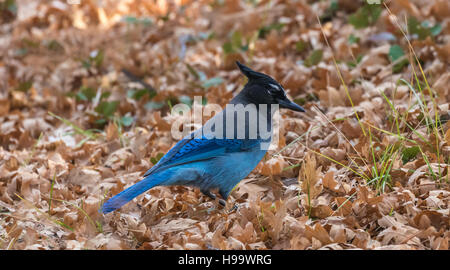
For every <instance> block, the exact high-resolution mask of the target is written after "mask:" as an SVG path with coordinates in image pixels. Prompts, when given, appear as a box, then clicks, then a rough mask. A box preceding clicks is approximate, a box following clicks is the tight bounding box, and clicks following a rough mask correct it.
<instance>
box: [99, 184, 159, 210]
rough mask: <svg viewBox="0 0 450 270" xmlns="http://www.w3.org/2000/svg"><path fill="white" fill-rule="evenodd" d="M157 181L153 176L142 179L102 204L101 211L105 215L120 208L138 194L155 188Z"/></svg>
mask: <svg viewBox="0 0 450 270" xmlns="http://www.w3.org/2000/svg"><path fill="white" fill-rule="evenodd" d="M158 179H159V177H158V178H155V177H154V175H151V176H148V177H146V178H144V179H142V180H141V181H140V182H138V183H136V184H134V185H133V186H131V187H129V188H127V189H125V190H124V191H122V192H120V193H119V194H117V195H116V196H114V197H112V198H111V199H109V200H108V201H107V202H105V203H104V204H103V207H102V208H101V211H102V212H103V213H104V214H106V213H109V212H111V211H114V210H116V209H118V208H120V207H122V206H123V205H124V204H126V203H127V202H129V201H131V200H132V199H134V198H135V197H137V196H138V195H139V194H141V193H144V192H145V191H147V190H149V189H151V188H152V187H154V186H157V185H158V184H159V182H160V181H158Z"/></svg>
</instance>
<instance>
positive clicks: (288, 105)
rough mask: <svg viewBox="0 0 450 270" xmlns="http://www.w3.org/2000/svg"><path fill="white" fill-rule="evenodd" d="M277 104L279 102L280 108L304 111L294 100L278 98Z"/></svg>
mask: <svg viewBox="0 0 450 270" xmlns="http://www.w3.org/2000/svg"><path fill="white" fill-rule="evenodd" d="M278 104H280V108H285V109H290V110H293V111H296V112H305V109H303V107H302V106H300V105H298V104H297V103H295V102H292V101H290V100H289V99H287V98H284V99H278Z"/></svg>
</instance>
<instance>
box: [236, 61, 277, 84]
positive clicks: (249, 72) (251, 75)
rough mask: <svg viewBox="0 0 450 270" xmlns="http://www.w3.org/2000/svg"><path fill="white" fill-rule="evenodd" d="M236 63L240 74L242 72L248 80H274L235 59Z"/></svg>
mask: <svg viewBox="0 0 450 270" xmlns="http://www.w3.org/2000/svg"><path fill="white" fill-rule="evenodd" d="M236 65H237V66H238V67H239V69H240V70H241V72H242V74H244V75H245V77H247V78H248V80H249V81H251V80H257V79H265V80H270V81H274V79H272V78H271V77H270V76H268V75H266V74H264V73H261V72H257V71H254V70H253V69H251V68H249V67H247V66H246V65H244V64H241V63H240V62H239V61H236Z"/></svg>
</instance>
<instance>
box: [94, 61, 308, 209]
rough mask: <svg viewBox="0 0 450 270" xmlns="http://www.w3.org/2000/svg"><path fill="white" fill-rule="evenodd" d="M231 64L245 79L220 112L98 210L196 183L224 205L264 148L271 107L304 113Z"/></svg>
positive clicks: (271, 84) (256, 75)
mask: <svg viewBox="0 0 450 270" xmlns="http://www.w3.org/2000/svg"><path fill="white" fill-rule="evenodd" d="M236 64H237V66H238V67H239V69H240V70H241V72H242V73H243V74H244V75H245V76H246V77H247V78H248V82H247V84H246V85H245V86H244V89H243V90H242V91H241V92H240V93H239V94H238V95H236V96H235V97H234V98H233V99H232V100H231V101H230V103H229V104H228V105H227V106H226V108H225V109H224V110H223V111H222V112H220V113H218V114H216V115H215V116H214V117H212V118H211V119H209V120H208V121H207V122H206V123H205V125H204V126H203V127H201V128H200V129H198V130H196V131H194V132H192V133H191V134H190V135H188V136H186V137H184V138H183V139H182V140H181V141H179V142H178V143H177V144H176V145H175V146H174V147H172V148H171V149H170V150H169V152H167V154H166V155H164V156H163V157H162V158H161V159H160V160H159V162H158V163H157V164H155V165H154V166H153V167H152V168H150V170H148V171H147V172H146V173H145V174H144V176H143V177H144V179H142V180H141V181H140V182H138V183H136V184H135V185H133V186H131V187H129V188H127V189H125V190H124V191H122V192H120V193H119V194H117V195H116V196H114V197H112V198H111V199H109V200H108V201H107V202H105V203H104V205H103V207H102V208H101V211H102V212H103V213H109V212H111V211H114V210H116V209H118V208H120V207H122V206H123V205H124V204H126V203H127V202H129V201H131V200H132V199H133V198H135V197H136V196H138V195H140V194H141V193H144V192H145V191H147V190H149V189H151V188H152V187H155V186H169V185H187V186H194V187H198V188H200V191H201V192H202V193H203V194H205V195H206V196H208V197H210V198H212V199H214V200H215V199H216V195H215V194H213V193H212V191H213V190H215V189H218V192H219V194H220V195H221V197H222V199H220V200H219V203H220V204H221V205H223V206H225V204H226V202H225V200H226V199H227V198H228V196H229V194H230V192H231V190H232V189H233V188H234V187H235V186H236V185H237V184H238V183H239V182H240V181H241V180H242V179H243V178H245V177H246V176H247V175H248V174H249V173H250V172H251V171H252V170H253V169H254V168H255V167H256V165H258V163H259V162H260V161H261V159H262V158H263V157H264V155H265V153H266V152H267V148H268V145H269V144H270V142H271V140H272V116H273V113H274V112H275V110H276V109H278V108H287V109H291V110H294V111H298V112H304V111H305V110H304V109H303V108H302V107H301V106H299V105H297V104H296V103H294V102H292V101H290V100H289V99H288V98H287V97H286V93H285V91H284V88H283V87H282V86H281V84H280V83H278V82H277V81H276V80H274V79H273V78H271V77H270V76H268V75H266V74H263V73H260V72H256V71H254V70H252V69H250V68H249V67H247V66H245V65H243V64H241V63H239V62H236ZM274 105H275V106H274ZM264 106H265V107H264ZM236 108H237V109H236ZM252 108H253V109H254V111H252ZM264 108H265V109H264ZM242 112H243V114H242ZM252 113H253V114H252ZM255 115H256V118H252V117H255Z"/></svg>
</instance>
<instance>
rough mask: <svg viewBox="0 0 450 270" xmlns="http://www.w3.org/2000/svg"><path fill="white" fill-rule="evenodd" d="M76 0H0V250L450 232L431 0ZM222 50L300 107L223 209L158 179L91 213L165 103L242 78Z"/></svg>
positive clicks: (444, 35)
mask: <svg viewBox="0 0 450 270" xmlns="http://www.w3.org/2000/svg"><path fill="white" fill-rule="evenodd" d="M74 2H76V1H73V0H72V1H62V0H57V1H43V0H36V1H26V0H5V1H2V2H1V3H0V248H1V249H448V247H449V239H450V233H449V227H450V225H449V224H450V222H449V206H450V196H449V194H450V190H449V163H450V121H448V120H449V119H450V114H449V109H450V108H449V103H450V92H449V91H450V90H449V84H450V69H449V67H450V3H449V2H448V1H447V0H412V1H403V0H402V1H385V3H383V4H370V3H371V2H377V1H367V2H366V3H364V2H362V1H354V0H331V1H314V2H313V1H306V0H301V1H291V0H273V1H265V0H262V1H250V0H249V1H243V0H242V1H241V0H230V1H220V0H216V1H187V0H175V1H138V0H127V1H113V0H105V1H101V3H102V4H101V5H100V4H98V3H97V2H99V3H100V1H94V0H80V1H79V2H80V4H68V3H74ZM236 60H239V61H241V62H243V63H245V64H247V65H249V66H250V67H251V68H253V69H254V70H257V71H261V72H264V73H266V74H269V75H270V76H272V77H273V78H275V79H277V80H278V81H279V82H281V84H282V85H283V86H284V88H285V89H286V91H287V93H288V96H289V97H290V98H291V99H292V100H295V102H297V103H298V104H300V105H302V106H303V107H304V108H305V109H306V110H307V112H306V113H297V112H292V111H287V110H282V111H281V120H282V121H281V122H280V123H281V124H280V130H279V134H280V136H279V140H277V143H276V146H275V148H274V149H272V150H270V151H268V153H267V155H266V156H265V157H264V159H263V161H262V162H261V163H260V164H259V165H258V166H257V167H256V168H255V170H254V171H253V172H252V173H251V174H250V175H249V176H248V177H247V178H245V179H244V180H243V181H242V182H240V183H239V185H237V186H236V187H235V189H234V190H233V192H232V193H231V196H230V197H229V199H228V208H230V207H231V206H232V205H233V204H235V203H236V204H237V205H238V209H237V210H235V211H232V212H228V211H227V209H222V208H220V207H218V206H217V202H214V201H211V199H209V198H208V197H205V196H204V195H202V193H201V192H200V191H199V190H198V189H195V188H191V187H184V186H174V187H155V188H153V189H151V190H149V191H148V192H146V193H145V194H142V195H140V196H138V197H137V198H136V199H134V200H133V201H132V202H130V203H128V204H127V205H125V206H124V207H122V208H121V209H119V210H117V211H115V212H113V213H109V214H106V215H103V214H101V213H99V212H98V209H99V207H100V206H101V204H102V203H103V202H104V201H105V200H106V199H108V198H110V197H111V196H113V195H115V194H117V193H119V192H120V191H122V190H123V189H125V188H126V187H129V186H131V185H133V184H134V183H136V182H138V181H139V180H140V179H142V175H143V174H144V172H145V171H147V170H148V169H149V168H151V167H152V166H153V165H154V164H155V163H156V162H157V161H158V159H159V158H161V156H162V154H164V153H166V152H167V151H168V150H169V149H170V148H171V147H172V146H173V145H174V144H175V143H176V142H177V140H176V139H174V138H173V137H172V134H171V127H172V124H173V123H174V122H175V121H176V120H177V117H174V116H172V115H171V114H170V111H171V108H172V107H173V106H174V105H176V104H178V103H184V104H187V105H188V106H190V107H192V108H200V109H201V108H202V107H201V106H202V104H203V105H205V106H206V107H207V106H210V105H212V104H219V105H221V106H224V105H225V104H226V103H227V102H228V101H229V100H230V99H231V98H232V97H233V95H235V94H236V92H238V91H240V89H242V87H243V85H244V84H245V82H246V79H245V77H244V76H243V75H242V74H241V73H240V72H239V70H238V69H237V67H236V65H235V61H236ZM195 96H200V97H202V101H201V102H195V103H194V102H193V101H194V97H195ZM200 103H201V104H200ZM194 128H195V127H194ZM216 206H217V207H216Z"/></svg>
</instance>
